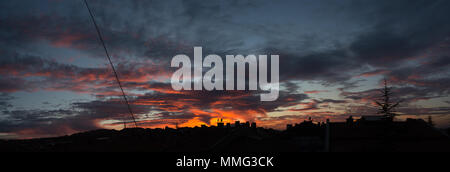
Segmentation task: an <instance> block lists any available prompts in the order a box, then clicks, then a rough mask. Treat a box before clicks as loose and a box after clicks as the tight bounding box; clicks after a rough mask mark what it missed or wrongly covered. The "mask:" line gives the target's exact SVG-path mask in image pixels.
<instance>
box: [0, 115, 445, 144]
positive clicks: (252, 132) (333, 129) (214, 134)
mask: <svg viewBox="0 0 450 172" xmlns="http://www.w3.org/2000/svg"><path fill="white" fill-rule="evenodd" d="M449 145H450V138H449V137H448V133H445V132H444V131H441V130H438V129H436V128H434V127H433V126H432V123H431V120H430V121H429V122H426V121H424V120H421V119H407V120H406V121H393V120H392V119H390V118H386V117H384V116H362V117H361V118H359V119H357V120H355V119H354V118H353V117H352V116H350V117H349V118H348V119H347V120H346V122H330V121H329V120H327V121H326V122H315V121H313V119H311V118H310V119H309V120H305V121H303V122H301V123H298V124H288V125H287V128H286V130H284V131H277V130H273V129H265V128H261V127H257V124H256V123H250V122H245V123H241V122H240V121H236V122H235V123H234V124H231V123H223V120H219V121H218V123H217V126H206V125H202V126H200V127H194V128H188V127H181V128H178V127H177V128H169V127H166V128H164V129H143V128H128V129H123V130H121V131H117V130H96V131H90V132H84V133H78V134H74V135H71V136H63V137H57V138H43V139H32V140H10V141H1V142H0V151H13V152H15V151H17V152H21V151H36V152H47V151H56V152H65V151H69V152H72V151H100V152H102V151H148V152H351V151H357V152H375V151H377V152H379V151H382V152H392V151H415V152H421V151H440V152H441V151H445V152H448V151H450V147H449Z"/></svg>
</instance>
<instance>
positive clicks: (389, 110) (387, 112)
mask: <svg viewBox="0 0 450 172" xmlns="http://www.w3.org/2000/svg"><path fill="white" fill-rule="evenodd" d="M380 92H381V98H380V99H379V100H377V101H375V103H376V104H377V105H378V107H379V110H378V113H379V114H383V115H384V116H385V117H386V118H389V119H394V117H395V116H397V114H396V113H395V111H394V109H395V108H396V107H397V106H398V105H399V104H400V101H399V102H392V101H391V96H392V88H390V87H388V84H387V80H386V79H385V80H384V88H383V89H381V90H380Z"/></svg>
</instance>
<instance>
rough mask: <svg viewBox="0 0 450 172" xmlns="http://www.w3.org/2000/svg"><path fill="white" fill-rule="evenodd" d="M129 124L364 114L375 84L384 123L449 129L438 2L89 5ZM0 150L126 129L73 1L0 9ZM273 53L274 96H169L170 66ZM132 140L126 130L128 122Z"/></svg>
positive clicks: (239, 0) (448, 12) (446, 47)
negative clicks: (9, 143)
mask: <svg viewBox="0 0 450 172" xmlns="http://www.w3.org/2000/svg"><path fill="white" fill-rule="evenodd" d="M88 2H89V3H90V6H91V8H92V11H93V13H94V16H95V19H96V21H97V23H98V25H99V27H100V29H101V31H102V33H103V35H104V39H105V44H106V46H107V48H108V50H109V51H110V53H111V56H112V61H113V63H114V65H115V67H116V69H117V71H118V74H119V77H120V79H121V81H122V82H123V85H124V89H125V91H126V93H127V95H128V97H129V99H130V103H131V107H132V109H133V111H134V112H135V113H136V118H137V122H138V125H139V126H140V127H148V128H162V127H165V126H169V127H174V126H175V125H176V124H178V125H179V126H182V127H194V126H200V125H202V124H206V125H215V124H216V121H217V119H219V118H223V119H224V121H225V122H233V121H235V120H240V121H241V122H245V121H251V122H256V123H258V125H259V126H262V127H267V128H275V129H285V127H286V124H288V123H298V122H301V121H303V120H305V119H307V118H308V117H312V118H313V119H314V120H315V121H318V122H320V121H325V120H326V119H330V120H331V121H342V120H344V119H345V118H347V117H348V116H349V115H353V116H355V117H359V116H361V115H376V112H377V110H376V107H375V106H374V103H373V102H374V100H376V98H377V96H378V94H379V91H378V89H379V88H381V87H382V81H383V79H384V78H386V79H387V80H388V81H389V84H390V85H391V86H393V87H394V88H393V91H394V97H395V98H396V100H402V104H401V106H400V107H399V108H398V109H397V111H398V113H399V114H400V116H399V117H398V120H404V119H406V118H423V119H428V117H429V116H432V119H433V121H434V122H435V123H436V124H437V127H442V128H445V127H450V22H449V19H448V17H449V16H450V1H448V0H376V1H375V0H292V1H288V0H277V1H275V0H272V1H269V0H226V1H225V0H223V1H217V0H208V1H205V0H203V1H200V0H189V1H181V0H149V1H141V0H120V1H112V0H110V1H106V0H89V1H88ZM0 9H1V10H0V139H5V138H6V139H9V138H35V137H49V136H60V135H66V134H73V133H76V132H81V131H88V130H94V129H100V128H107V129H122V128H123V124H122V122H123V121H124V120H125V121H127V122H131V118H130V115H129V113H128V110H127V107H126V105H125V104H124V102H123V99H122V97H120V96H121V93H120V90H119V88H118V86H117V83H116V80H115V78H114V74H113V72H112V70H111V67H110V66H109V63H108V61H107V58H106V56H105V52H104V51H103V47H102V46H101V44H100V41H99V39H98V36H97V33H96V31H95V28H94V25H93V23H92V22H91V19H90V18H89V13H88V11H87V9H86V7H85V6H84V3H83V1H82V0H20V1H0ZM194 46H201V47H203V54H204V55H205V54H206V55H207V54H218V55H220V56H221V57H223V58H224V57H225V55H228V54H231V55H235V54H243V55H248V54H256V55H259V54H268V55H271V54H278V55H279V56H280V86H281V87H280V97H279V99H278V100H277V101H274V102H261V101H260V92H258V91H174V90H173V89H172V87H171V85H170V77H171V75H172V73H173V72H174V71H175V70H176V68H171V67H170V61H171V60H172V57H173V56H175V55H177V54H188V55H189V56H190V57H193V56H192V54H193V50H194ZM128 126H130V127H132V126H133V124H132V123H129V124H128Z"/></svg>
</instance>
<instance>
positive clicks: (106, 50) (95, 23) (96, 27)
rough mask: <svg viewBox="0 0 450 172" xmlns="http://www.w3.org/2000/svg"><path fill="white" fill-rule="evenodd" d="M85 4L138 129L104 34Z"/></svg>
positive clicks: (85, 0) (85, 1)
mask: <svg viewBox="0 0 450 172" xmlns="http://www.w3.org/2000/svg"><path fill="white" fill-rule="evenodd" d="M84 4H85V5H86V8H87V9H88V11H89V15H90V16H91V19H92V22H93V23H94V26H95V30H97V34H98V37H99V39H100V42H102V45H103V49H104V50H105V53H106V57H108V61H109V64H110V65H111V68H112V70H113V72H114V75H115V77H116V81H117V83H118V84H119V87H120V90H121V91H122V96H123V99H124V100H125V102H126V104H127V107H128V111H129V112H130V115H131V118H132V119H133V122H134V125H135V126H136V127H138V125H137V123H136V119H135V118H134V114H133V111H132V110H131V106H130V103H129V101H128V98H127V96H126V94H125V91H123V87H122V83H121V82H120V79H119V75H117V72H116V68H115V67H114V64H113V63H112V61H111V57H110V56H109V53H108V49H107V48H106V45H105V41H103V37H102V34H101V32H100V29H99V27H98V25H97V22H95V19H94V15H93V14H92V11H91V8H89V4H88V2H87V0H84ZM124 127H125V128H126V123H125V122H124Z"/></svg>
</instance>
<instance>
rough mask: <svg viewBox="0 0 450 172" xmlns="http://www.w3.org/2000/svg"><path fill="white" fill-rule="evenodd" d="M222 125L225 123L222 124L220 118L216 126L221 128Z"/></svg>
mask: <svg viewBox="0 0 450 172" xmlns="http://www.w3.org/2000/svg"><path fill="white" fill-rule="evenodd" d="M224 126H225V125H224V123H223V119H220V120H218V121H217V127H219V128H223V127H224Z"/></svg>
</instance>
